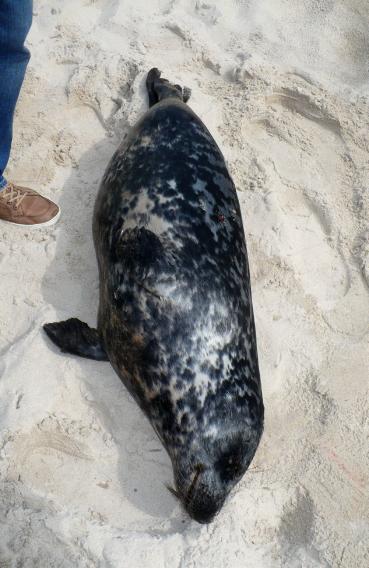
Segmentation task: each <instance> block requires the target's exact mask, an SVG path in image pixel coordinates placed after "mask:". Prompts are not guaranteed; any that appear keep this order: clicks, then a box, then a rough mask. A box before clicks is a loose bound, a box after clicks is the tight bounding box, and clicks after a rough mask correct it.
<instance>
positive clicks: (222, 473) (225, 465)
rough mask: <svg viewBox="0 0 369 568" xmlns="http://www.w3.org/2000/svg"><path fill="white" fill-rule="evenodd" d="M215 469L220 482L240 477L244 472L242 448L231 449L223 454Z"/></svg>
mask: <svg viewBox="0 0 369 568" xmlns="http://www.w3.org/2000/svg"><path fill="white" fill-rule="evenodd" d="M215 469H216V470H217V471H218V473H219V477H220V479H221V480H222V481H225V482H227V481H234V480H236V479H237V478H238V477H240V476H241V475H242V474H243V473H244V471H245V467H244V463H243V452H242V448H241V447H239V448H237V447H236V448H233V449H232V450H231V451H228V452H226V453H224V454H223V455H222V456H221V457H220V458H219V459H218V460H217V461H216V463H215Z"/></svg>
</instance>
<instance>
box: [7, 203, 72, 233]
mask: <svg viewBox="0 0 369 568" xmlns="http://www.w3.org/2000/svg"><path fill="white" fill-rule="evenodd" d="M60 214H61V211H60V208H59V211H58V212H57V214H56V215H55V216H54V217H53V218H52V219H50V221H45V222H44V223H34V224H31V225H25V224H24V223H15V222H14V221H7V220H6V219H0V221H1V222H3V223H9V224H10V225H13V226H15V227H26V228H27V229H37V228H39V227H52V225H55V223H57V222H58V221H59V218H60Z"/></svg>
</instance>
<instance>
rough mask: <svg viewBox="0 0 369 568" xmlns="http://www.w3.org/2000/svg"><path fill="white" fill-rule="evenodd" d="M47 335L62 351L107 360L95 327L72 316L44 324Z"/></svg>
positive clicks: (97, 359)
mask: <svg viewBox="0 0 369 568" xmlns="http://www.w3.org/2000/svg"><path fill="white" fill-rule="evenodd" d="M44 330H45V331H46V333H47V335H48V337H49V338H50V339H51V341H52V342H53V343H55V345H57V346H58V347H59V348H60V349H61V350H62V351H63V352H64V353H73V355H79V356H80V357H86V358H87V359H95V360H96V361H109V358H108V356H107V354H106V351H105V349H104V346H103V345H102V342H101V339H100V336H99V333H98V331H97V329H91V327H89V326H88V325H87V323H83V322H82V321H80V320H78V319H76V318H72V319H69V320H66V321H60V322H58V323H46V324H45V325H44Z"/></svg>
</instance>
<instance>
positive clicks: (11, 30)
mask: <svg viewBox="0 0 369 568" xmlns="http://www.w3.org/2000/svg"><path fill="white" fill-rule="evenodd" d="M32 3H33V2H32V0H0V191H1V189H3V188H4V187H5V186H6V183H7V182H6V180H5V178H4V176H3V172H4V170H5V168H6V165H7V163H8V160H9V155H10V147H11V142H12V132H13V116H14V109H15V105H16V103H17V100H18V96H19V92H20V89H21V86H22V83H23V79H24V75H25V72H26V67H27V64H28V61H29V58H30V54H29V51H28V49H27V48H26V47H25V46H24V41H25V39H26V37H27V34H28V31H29V29H30V27H31V23H32Z"/></svg>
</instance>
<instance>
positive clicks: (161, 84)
mask: <svg viewBox="0 0 369 568" xmlns="http://www.w3.org/2000/svg"><path fill="white" fill-rule="evenodd" d="M160 76H161V71H159V69H157V68H156V67H154V68H153V69H151V70H150V71H149V72H148V74H147V79H146V88H147V91H148V93H149V106H150V107H152V106H153V105H155V104H156V103H158V102H159V101H162V100H163V99H167V98H170V97H172V98H173V97H174V98H175V99H180V100H181V101H183V102H184V103H186V102H187V101H188V99H189V98H190V96H191V91H190V89H187V87H184V88H183V89H182V87H181V86H180V85H173V84H172V83H169V81H167V79H161V78H160Z"/></svg>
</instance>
